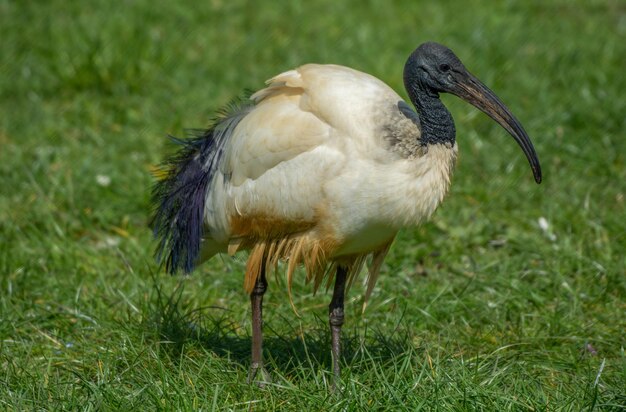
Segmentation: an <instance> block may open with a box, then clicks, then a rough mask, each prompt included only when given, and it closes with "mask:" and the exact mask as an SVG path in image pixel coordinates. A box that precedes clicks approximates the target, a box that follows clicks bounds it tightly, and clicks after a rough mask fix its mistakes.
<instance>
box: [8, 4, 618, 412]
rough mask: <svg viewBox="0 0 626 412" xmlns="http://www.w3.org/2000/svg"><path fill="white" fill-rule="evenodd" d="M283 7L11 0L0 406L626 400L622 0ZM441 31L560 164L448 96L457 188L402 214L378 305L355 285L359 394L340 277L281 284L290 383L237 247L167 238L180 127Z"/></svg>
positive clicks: (397, 81)
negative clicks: (170, 252) (338, 389)
mask: <svg viewBox="0 0 626 412" xmlns="http://www.w3.org/2000/svg"><path fill="white" fill-rule="evenodd" d="M285 3H287V2H285ZM420 3H423V4H420ZM276 4H277V3H272V5H270V4H269V3H268V4H267V5H265V6H262V5H261V4H260V3H255V5H247V6H246V5H245V4H244V2H243V1H219V0H216V1H207V2H192V1H186V2H169V3H168V2H166V3H163V5H160V6H158V7H155V3H154V2H149V1H147V0H136V1H125V2H112V1H91V2H66V1H48V2H28V1H10V0H0V39H2V40H0V275H1V278H0V338H1V339H0V410H5V409H6V410H29V409H30V410H45V409H49V410H63V409H65V410H141V409H143V410H156V409H165V410H177V409H182V410H199V409H202V410H212V409H213V410H215V409H219V410H248V409H249V408H250V409H253V410H272V409H280V410H300V411H303V410H320V409H323V410H363V409H366V408H367V409H368V410H369V409H371V410H403V409H404V410H416V409H419V408H420V407H421V408H424V409H427V410H431V409H436V410H572V411H577V410H621V408H624V407H625V406H626V355H625V353H624V346H625V342H626V334H625V332H624V331H626V303H625V302H626V273H625V269H624V268H625V267H626V257H625V256H626V253H625V251H626V218H625V216H626V206H625V195H626V165H625V161H626V133H624V128H625V127H626V124H625V119H626V116H625V113H626V96H625V95H624V91H625V90H626V76H625V75H624V63H625V62H626V8H625V7H624V5H623V3H622V2H620V1H618V0H613V1H610V0H609V1H582V0H577V1H572V0H560V1H552V2H545V1H539V0H536V1H526V2H515V1H503V2H479V1H476V0H470V1H460V0H453V1H449V2H415V1H406V2H386V1H370V2H356V1H353V2H337V1H320V2H312V1H294V2H289V3H288V4H285V5H284V6H282V7H277V6H276ZM429 39H432V40H438V41H440V42H442V43H445V44H447V45H449V46H450V47H451V48H453V49H454V50H455V51H456V52H457V54H458V55H459V56H460V57H461V58H462V59H463V60H464V61H465V63H466V65H467V66H468V68H469V69H470V70H471V71H472V72H474V73H475V74H476V75H478V77H480V78H481V79H483V80H484V81H485V83H486V84H488V85H489V86H490V87H491V88H492V89H494V90H495V91H496V92H497V93H498V94H499V95H500V96H501V98H502V99H503V100H504V101H505V102H507V104H508V105H509V107H511V108H512V110H513V111H514V112H515V113H516V115H517V116H518V117H519V118H520V119H521V120H522V122H523V123H524V125H525V126H526V129H527V130H528V131H529V133H530V135H531V137H532V138H533V140H534V142H535V145H536V147H537V151H538V153H539V156H540V159H541V161H542V165H543V168H544V177H545V180H544V183H542V184H541V185H540V186H537V185H535V184H534V183H533V181H532V177H531V172H530V170H529V168H528V166H527V164H526V161H525V159H524V157H523V155H522V153H521V151H520V150H519V148H518V147H517V146H516V145H515V143H514V142H513V140H512V139H511V138H510V137H508V136H507V135H506V133H505V132H504V131H503V130H502V129H500V128H499V127H497V126H496V125H495V124H494V123H493V122H491V121H490V120H489V119H487V118H486V116H484V115H482V114H480V113H479V112H478V111H477V110H475V109H473V108H471V107H470V106H468V105H466V104H464V103H462V102H460V101H458V99H456V98H454V97H448V96H445V97H444V101H445V102H446V104H447V105H448V106H449V107H450V109H451V111H452V112H453V115H454V116H455V118H456V123H457V130H458V142H459V146H460V150H461V158H460V161H459V163H458V165H457V170H456V172H455V176H454V182H453V186H452V191H451V194H450V195H449V196H448V198H447V199H446V201H445V202H444V204H443V206H442V207H441V208H440V209H439V210H438V212H437V213H436V215H435V216H434V218H433V219H432V221H431V222H430V223H428V224H426V225H424V226H423V227H421V228H420V229H418V230H414V231H405V232H402V234H401V236H400V237H399V238H398V239H397V241H396V243H395V245H394V247H393V248H392V251H391V253H390V255H389V256H388V258H387V260H386V262H385V265H384V266H383V269H382V274H381V278H380V280H379V282H378V285H377V287H376V290H375V292H374V294H373V295H372V298H371V300H370V305H369V307H368V310H367V311H366V312H365V314H363V315H361V313H360V308H361V304H362V295H363V292H364V290H363V287H362V285H361V284H357V285H356V286H355V287H354V288H353V289H352V290H350V292H349V295H348V302H347V322H346V325H345V327H344V330H345V334H344V336H345V340H344V342H345V357H344V359H343V384H344V392H343V395H342V396H338V395H332V394H330V392H329V380H330V377H331V374H330V372H329V371H330V351H329V340H330V337H329V332H328V330H327V309H326V306H327V304H328V302H329V299H330V297H329V295H328V294H326V293H320V294H318V295H317V296H312V295H311V289H310V287H309V286H307V285H304V284H303V282H302V281H298V282H295V283H296V284H295V285H294V296H295V303H296V305H297V307H298V308H299V312H300V314H301V317H300V318H298V317H296V316H295V315H294V313H293V312H292V311H291V309H290V306H289V304H287V303H286V302H287V293H286V291H285V287H284V282H283V281H274V280H272V282H271V283H270V289H269V291H268V294H267V296H266V310H265V316H266V323H265V331H266V346H265V356H266V358H267V359H268V363H269V369H270V372H271V375H272V378H273V384H272V385H270V386H269V387H268V388H267V389H265V390H261V389H258V388H256V387H255V386H249V385H247V384H246V383H245V379H246V375H247V368H248V364H249V345H250V336H249V333H250V332H249V330H250V319H249V317H250V316H249V306H248V298H247V296H245V294H244V293H243V291H242V282H243V275H242V273H243V267H244V257H239V258H235V259H230V258H221V259H220V258H217V259H214V260H213V261H212V262H210V263H208V264H206V265H204V266H202V267H201V268H199V269H198V270H197V271H196V272H195V273H194V274H193V276H191V277H188V278H176V277H174V278H172V277H168V276H167V275H165V274H163V273H161V272H160V271H159V269H158V267H157V266H156V264H155V263H154V261H153V258H152V251H153V248H154V242H153V240H152V236H151V233H150V231H149V229H148V228H147V225H148V218H149V214H150V205H149V191H150V186H151V182H152V181H151V177H150V168H151V166H152V165H154V164H156V163H158V162H159V160H160V159H161V158H162V157H163V156H164V155H165V154H166V153H168V152H169V151H171V149H172V148H171V146H170V145H169V144H168V142H167V139H166V138H165V137H164V136H165V135H166V134H167V133H171V134H175V135H182V134H183V129H184V128H185V127H202V126H205V125H206V123H207V121H208V119H210V118H211V117H212V113H213V111H214V110H216V109H217V108H219V107H220V106H222V105H223V104H225V103H226V102H228V101H229V100H230V99H231V98H233V97H235V96H237V95H239V94H240V92H241V91H242V90H243V89H245V88H248V89H256V88H259V87H260V86H261V85H262V84H263V81H264V80H265V79H267V78H269V77H271V76H272V75H274V74H276V73H279V72H280V71H282V70H286V69H288V68H291V67H294V66H297V65H299V64H303V63H306V62H332V63H338V64H345V65H349V66H352V67H355V68H358V69H361V70H363V71H366V72H369V73H372V74H374V75H376V76H378V77H380V78H381V79H383V80H385V81H386V82H387V83H389V84H390V85H391V86H392V87H394V88H395V89H396V90H399V91H400V90H402V77H401V73H402V67H403V64H404V61H405V59H406V57H407V56H408V54H409V53H410V52H411V51H412V50H413V48H414V47H415V46H417V45H418V44H419V43H421V42H422V41H425V40H429ZM107 178H108V179H110V183H109V184H108V185H107V184H106V180H107ZM99 182H100V183H99ZM102 183H105V184H102ZM542 217H543V218H545V219H546V220H547V221H548V222H549V224H550V227H549V230H548V231H547V232H545V231H543V230H542V229H541V228H540V227H539V224H538V220H539V219H540V218H542ZM588 345H590V346H588ZM592 348H593V349H592Z"/></svg>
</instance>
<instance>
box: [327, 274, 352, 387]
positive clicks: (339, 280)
mask: <svg viewBox="0 0 626 412" xmlns="http://www.w3.org/2000/svg"><path fill="white" fill-rule="evenodd" d="M347 274H348V270H347V268H345V267H343V266H337V275H336V276H335V288H334V289H333V299H332V300H331V301H330V305H328V323H329V324H330V333H331V339H332V340H331V350H332V353H333V374H334V379H333V389H335V388H336V386H337V383H338V382H339V379H340V377H341V368H340V366H339V360H340V356H341V326H342V325H343V297H344V291H345V287H346V276H347Z"/></svg>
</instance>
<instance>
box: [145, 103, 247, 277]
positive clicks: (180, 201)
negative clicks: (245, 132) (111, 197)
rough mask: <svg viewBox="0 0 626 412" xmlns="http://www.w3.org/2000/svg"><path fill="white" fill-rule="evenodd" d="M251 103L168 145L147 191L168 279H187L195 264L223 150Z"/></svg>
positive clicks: (159, 257)
mask: <svg viewBox="0 0 626 412" xmlns="http://www.w3.org/2000/svg"><path fill="white" fill-rule="evenodd" d="M251 108H252V103H251V102H249V101H246V102H244V100H243V99H242V100H240V101H239V102H238V103H232V104H231V105H229V106H228V107H227V108H226V109H224V110H223V111H222V112H221V113H220V114H219V115H218V117H217V118H216V119H215V120H214V121H213V122H212V126H211V127H210V128H209V129H208V130H205V131H197V130H192V131H191V137H190V138H187V139H179V138H176V137H173V136H170V139H171V140H172V141H173V142H174V143H176V144H178V145H180V146H181V147H180V149H179V150H178V151H177V152H176V153H175V154H174V155H172V156H171V157H169V158H168V159H166V160H165V162H163V163H162V164H161V166H160V167H159V171H158V172H157V173H158V175H159V176H160V179H159V180H157V181H156V183H155V184H154V187H153V189H152V203H153V205H154V213H153V217H152V222H151V227H152V228H153V230H154V235H155V237H156V238H158V239H159V244H158V247H157V250H156V258H157V261H158V262H160V263H161V264H164V265H165V268H166V270H167V271H168V272H169V273H172V274H174V273H176V272H177V271H178V270H183V271H184V272H185V273H189V272H191V271H192V270H193V268H194V267H195V265H196V264H197V263H198V262H197V260H198V257H199V254H200V247H201V243H202V238H203V236H204V229H205V228H204V210H205V202H206V195H207V193H208V191H210V190H211V184H212V182H213V181H214V178H215V176H216V173H218V172H219V170H220V166H221V162H222V161H223V157H224V156H223V155H224V151H225V148H226V144H227V142H228V140H229V138H230V136H231V135H232V134H233V132H234V130H235V127H236V126H237V124H238V123H239V121H241V119H242V118H243V117H244V116H245V115H246V114H247V113H249V111H250V110H251Z"/></svg>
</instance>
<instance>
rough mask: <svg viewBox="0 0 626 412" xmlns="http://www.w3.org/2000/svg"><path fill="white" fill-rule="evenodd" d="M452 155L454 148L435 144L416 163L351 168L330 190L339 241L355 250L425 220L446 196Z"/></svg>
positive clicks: (416, 159) (455, 149)
mask: <svg viewBox="0 0 626 412" xmlns="http://www.w3.org/2000/svg"><path fill="white" fill-rule="evenodd" d="M456 153H457V147H456V145H452V144H435V145H428V146H426V147H425V148H424V153H423V155H422V156H419V157H415V158H410V159H401V160H397V161H395V162H391V163H375V162H363V163H362V164H353V169H352V170H353V173H350V174H346V175H343V176H338V177H337V178H336V179H335V180H334V181H333V182H332V183H331V184H330V185H329V186H328V191H329V193H332V194H333V199H334V202H333V205H332V208H331V210H332V211H333V212H332V213H333V214H336V215H337V216H341V219H334V221H335V222H336V225H337V226H336V227H335V230H337V232H339V233H338V235H339V236H338V237H339V238H340V239H344V240H345V241H346V242H347V244H349V243H355V246H354V247H358V245H357V244H360V243H363V242H368V241H371V242H376V241H378V240H381V241H382V240H384V238H387V239H388V237H389V236H393V235H395V233H397V231H398V230H400V228H402V227H407V226H409V227H410V226H417V225H419V224H420V223H421V222H423V221H424V220H426V219H428V218H429V217H430V215H431V214H432V213H433V212H434V211H435V209H436V208H437V206H438V205H439V204H440V203H441V201H442V200H443V198H444V196H445V195H446V193H447V192H448V188H449V186H450V177H451V173H452V169H453V167H454V162H455V159H456ZM375 238H378V240H376V239H375ZM349 239H352V240H351V241H350V240H349ZM368 239H369V240H368ZM346 247H347V248H348V249H352V248H353V247H348V246H346Z"/></svg>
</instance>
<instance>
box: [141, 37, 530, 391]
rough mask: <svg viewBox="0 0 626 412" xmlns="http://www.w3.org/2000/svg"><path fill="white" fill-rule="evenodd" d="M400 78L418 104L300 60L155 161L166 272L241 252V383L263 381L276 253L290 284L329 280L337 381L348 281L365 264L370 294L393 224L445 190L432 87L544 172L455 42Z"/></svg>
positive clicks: (451, 149) (447, 162)
mask: <svg viewBox="0 0 626 412" xmlns="http://www.w3.org/2000/svg"><path fill="white" fill-rule="evenodd" d="M404 85H405V87H406V91H407V93H408V96H409V98H410V100H411V103H412V104H413V106H414V109H413V108H412V107H411V106H410V105H409V104H407V103H406V102H405V101H404V100H403V99H402V98H401V97H400V96H399V95H398V94H397V93H396V92H394V91H393V90H392V89H391V88H390V87H389V86H387V85H386V84H385V83H384V82H382V81H381V80H379V79H377V78H375V77H373V76H370V75H369V74H366V73H362V72H360V71H357V70H354V69H351V68H348V67H343V66H337V65H320V64H307V65H304V66H301V67H298V68H297V69H294V70H289V71H286V72H284V73H282V74H279V75H277V76H275V77H273V78H271V79H270V80H269V81H268V82H267V85H266V87H265V88H263V89H261V90H259V91H257V92H256V93H254V94H252V95H251V96H250V98H249V99H248V100H247V101H245V102H243V103H240V104H238V105H235V106H231V107H230V108H229V109H227V110H225V111H224V112H222V113H221V115H219V116H218V117H217V118H216V120H215V121H214V122H213V124H212V125H211V126H210V128H209V129H208V130H206V131H203V132H201V133H198V134H196V135H195V136H193V137H190V138H188V139H179V140H177V141H178V143H179V144H180V145H181V146H180V149H179V151H178V152H177V153H176V154H175V155H173V156H172V157H171V158H169V159H168V160H166V161H165V162H164V163H163V167H164V169H163V173H164V176H162V178H161V179H160V180H158V181H157V182H156V184H155V186H154V190H153V202H154V206H155V211H154V216H153V221H152V225H153V229H154V231H155V235H156V237H158V239H159V244H158V248H157V258H158V259H159V260H161V262H163V263H164V264H165V266H166V269H167V270H168V271H169V272H171V273H176V272H178V271H183V272H191V271H192V270H193V269H194V268H195V267H196V266H197V265H198V264H200V263H201V262H203V261H206V260H207V259H210V258H211V257H212V256H215V255H216V254H218V253H228V254H229V255H233V254H235V253H236V252H238V251H242V250H247V251H248V252H249V255H248V259H247V263H246V269H245V276H244V281H243V286H244V289H245V292H246V293H247V294H249V295H250V300H251V306H252V356H251V366H250V375H249V380H251V381H252V380H257V378H258V377H260V376H262V379H265V378H266V377H267V372H266V371H265V369H264V367H263V357H262V340H263V338H262V304H263V295H264V293H265V291H266V289H267V285H268V282H267V278H268V273H269V272H270V271H275V270H276V269H277V265H278V262H280V261H284V262H285V265H284V266H283V267H284V270H285V274H286V278H287V282H286V283H287V285H288V287H289V290H291V289H290V288H291V282H292V277H293V275H294V273H295V271H296V268H297V267H298V266H303V267H304V271H303V273H306V279H307V281H311V282H312V284H313V289H314V290H317V289H318V288H319V287H320V285H322V284H323V283H325V284H326V285H328V286H330V285H331V284H332V281H333V280H334V289H333V295H332V299H331V302H330V305H329V323H330V328H331V353H332V364H333V366H332V367H333V373H334V378H335V380H337V379H338V378H339V374H340V366H339V362H340V334H341V326H342V325H343V323H344V294H345V291H346V289H347V288H348V287H349V286H350V285H351V284H352V282H353V281H354V279H355V278H356V277H357V275H358V274H359V272H360V271H361V269H362V266H363V265H364V263H365V262H366V261H368V262H369V277H368V282H367V287H366V291H365V301H367V298H368V297H369V295H370V293H371V292H372V288H373V287H374V284H375V282H376V279H377V277H378V272H379V269H380V265H381V263H382V261H383V259H384V257H385V255H386V253H387V251H388V250H389V247H390V245H391V243H392V241H393V239H394V237H395V236H396V234H397V233H398V231H399V230H400V229H402V228H406V227H415V226H417V225H419V224H420V223H422V222H424V221H425V220H426V219H428V218H429V217H430V216H431V215H432V213H433V212H434V211H435V209H436V208H437V206H438V205H439V204H440V203H441V201H442V200H443V198H444V196H445V195H446V193H447V192H448V188H449V186H450V178H451V174H452V170H453V167H454V163H455V159H456V157H457V144H456V140H455V139H456V131H455V126H454V121H453V119H452V116H451V114H450V112H449V111H448V110H447V109H446V107H445V106H444V104H443V103H442V102H441V100H440V99H439V95H440V93H452V94H454V95H456V96H458V97H460V98H461V99H463V100H465V101H467V102H469V103H471V104H472V105H474V106H475V107H477V108H478V109H480V110H482V111H483V112H485V113H486V114H487V115H488V116H490V117H491V118H492V119H493V120H495V121H496V122H498V123H499V124H500V125H501V126H502V127H503V128H504V129H506V131H507V132H509V134H510V135H511V136H512V137H513V138H514V139H515V141H516V142H517V143H518V144H519V145H520V147H521V149H522V151H523V152H524V154H525V155H526V158H527V159H528V162H529V163H530V167H531V169H532V172H533V175H534V179H535V181H536V182H537V183H540V182H541V167H540V164H539V160H538V158H537V154H536V153H535V149H534V147H533V144H532V142H531V141H530V138H529V137H528V135H527V133H526V132H525V131H524V128H523V127H522V125H521V124H520V122H519V121H518V120H517V119H516V118H515V116H514V115H513V114H512V113H511V111H510V110H509V109H508V108H507V107H506V106H505V105H504V104H503V103H502V102H501V101H500V99H499V98H498V97H497V96H496V95H495V94H494V93H493V92H492V91H491V90H489V89H488V88H487V87H486V86H485V85H484V84H483V83H482V82H480V81H479V80H478V79H477V78H476V77H474V76H473V75H472V74H471V73H470V72H469V71H468V70H467V69H466V68H465V66H464V65H463V63H461V61H460V60H459V58H458V57H457V56H456V55H455V54H454V53H453V52H452V51H451V50H450V49H448V48H447V47H445V46H443V45H441V44H438V43H434V42H428V43H424V44H422V45H420V46H419V47H417V49H415V51H413V53H411V55H410V56H409V58H408V60H407V62H406V64H405V66H404ZM290 293H291V291H290ZM290 296H291V294H290ZM259 372H260V374H259Z"/></svg>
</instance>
